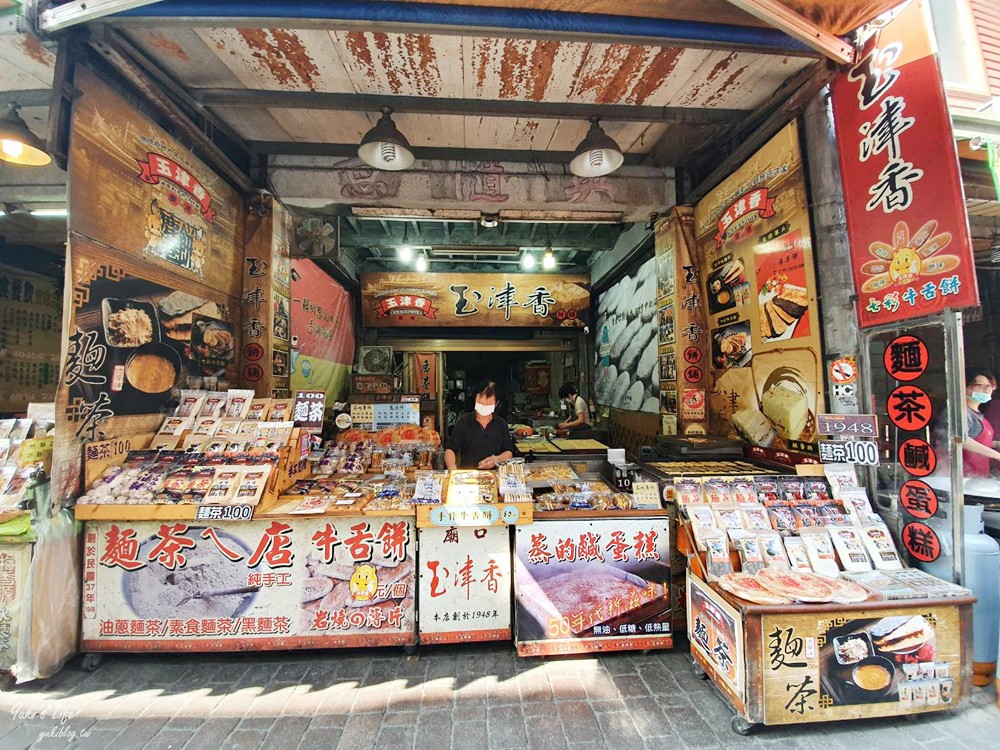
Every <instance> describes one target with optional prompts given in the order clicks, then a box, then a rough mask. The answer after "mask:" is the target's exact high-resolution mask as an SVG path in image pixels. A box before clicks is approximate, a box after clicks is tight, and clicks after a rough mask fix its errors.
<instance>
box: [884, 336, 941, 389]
mask: <svg viewBox="0 0 1000 750" xmlns="http://www.w3.org/2000/svg"><path fill="white" fill-rule="evenodd" d="M882 362H883V364H885V371H886V372H887V373H889V375H891V376H892V377H893V378H895V379H896V380H902V381H903V382H904V383H909V382H910V381H911V380H916V379H917V378H919V377H920V376H921V375H923V374H924V373H925V372H926V371H927V365H928V363H929V362H930V355H929V354H928V353H927V345H926V344H925V343H924V342H923V341H921V340H920V339H918V338H917V337H916V336H897V337H896V338H894V339H893V340H892V341H890V342H889V346H887V347H886V348H885V354H884V355H883V356H882Z"/></svg>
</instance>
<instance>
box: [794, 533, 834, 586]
mask: <svg viewBox="0 0 1000 750" xmlns="http://www.w3.org/2000/svg"><path fill="white" fill-rule="evenodd" d="M799 538H801V539H802V544H803V545H804V546H805V548H806V555H807V556H808V557H809V564H810V565H811V566H812V569H813V572H815V573H817V574H819V575H821V576H826V577H827V578H837V577H838V576H839V575H840V566H838V565H837V557H836V555H835V554H834V551H833V543H832V542H831V541H830V532H828V531H827V530H826V529H803V530H802V531H801V532H800V533H799Z"/></svg>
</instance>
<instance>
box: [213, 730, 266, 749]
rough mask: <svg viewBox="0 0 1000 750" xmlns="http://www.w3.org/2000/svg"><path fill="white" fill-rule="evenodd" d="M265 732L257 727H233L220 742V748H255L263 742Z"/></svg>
mask: <svg viewBox="0 0 1000 750" xmlns="http://www.w3.org/2000/svg"><path fill="white" fill-rule="evenodd" d="M266 736H267V733H266V732H263V731H261V730H259V729H235V730H233V731H232V732H231V733H230V734H229V736H228V737H226V739H225V740H223V742H222V744H221V745H220V746H219V748H220V750H257V748H258V747H260V746H261V743H263V742H264V737H266Z"/></svg>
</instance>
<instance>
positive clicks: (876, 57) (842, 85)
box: [832, 0, 979, 327]
mask: <svg viewBox="0 0 1000 750" xmlns="http://www.w3.org/2000/svg"><path fill="white" fill-rule="evenodd" d="M832 89H833V114H834V120H835V122H836V126H837V142H838V145H839V149H838V151H839V154H840V168H841V174H842V178H843V183H844V205H845V208H846V211H847V230H848V234H849V236H850V246H851V266H852V270H853V273H854V284H855V288H856V289H857V291H858V315H859V319H860V322H861V326H862V327H867V326H873V325H881V324H884V323H894V322H897V321H900V320H907V319H910V318H917V317H923V316H926V315H930V314H932V313H936V312H940V311H941V310H945V309H960V308H964V307H973V306H976V305H978V304H979V293H978V289H977V287H976V272H975V268H974V266H973V256H972V242H971V239H970V237H969V222H968V217H967V215H966V210H965V203H964V202H963V197H962V196H963V192H962V181H961V174H960V172H959V165H958V154H957V151H956V148H955V138H954V135H953V133H952V129H951V119H950V116H949V114H948V106H947V103H946V100H945V95H944V86H943V84H942V83H941V72H940V69H939V67H938V61H937V57H936V55H935V53H934V47H933V44H932V41H931V36H930V31H929V29H928V23H927V18H926V8H925V7H924V4H923V3H922V2H919V1H916V0H915V2H912V3H911V4H910V5H909V6H907V7H906V8H905V9H904V10H903V11H902V12H901V13H900V14H899V15H898V16H897V17H896V18H894V19H893V20H892V21H891V22H889V23H888V24H886V25H885V26H884V27H882V29H880V30H879V31H878V32H876V33H875V34H874V35H873V36H872V37H871V38H870V39H869V40H868V42H867V43H866V44H865V46H864V49H863V50H862V54H861V59H860V61H859V62H858V63H857V65H855V66H854V67H853V68H851V69H850V70H849V71H848V72H846V73H842V74H840V75H839V76H838V77H837V78H835V79H834V81H833V86H832Z"/></svg>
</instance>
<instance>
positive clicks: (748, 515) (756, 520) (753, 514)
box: [739, 503, 771, 531]
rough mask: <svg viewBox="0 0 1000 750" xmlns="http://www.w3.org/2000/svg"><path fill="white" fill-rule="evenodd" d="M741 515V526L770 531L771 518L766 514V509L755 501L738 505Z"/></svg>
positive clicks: (752, 529) (753, 529)
mask: <svg viewBox="0 0 1000 750" xmlns="http://www.w3.org/2000/svg"><path fill="white" fill-rule="evenodd" d="M739 508H740V513H741V514H742V515H743V528H745V529H750V530H751V531H770V530H771V520H770V519H769V518H768V516H767V509H766V508H764V506H762V505H758V504H757V503H744V504H742V505H740V506H739Z"/></svg>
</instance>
